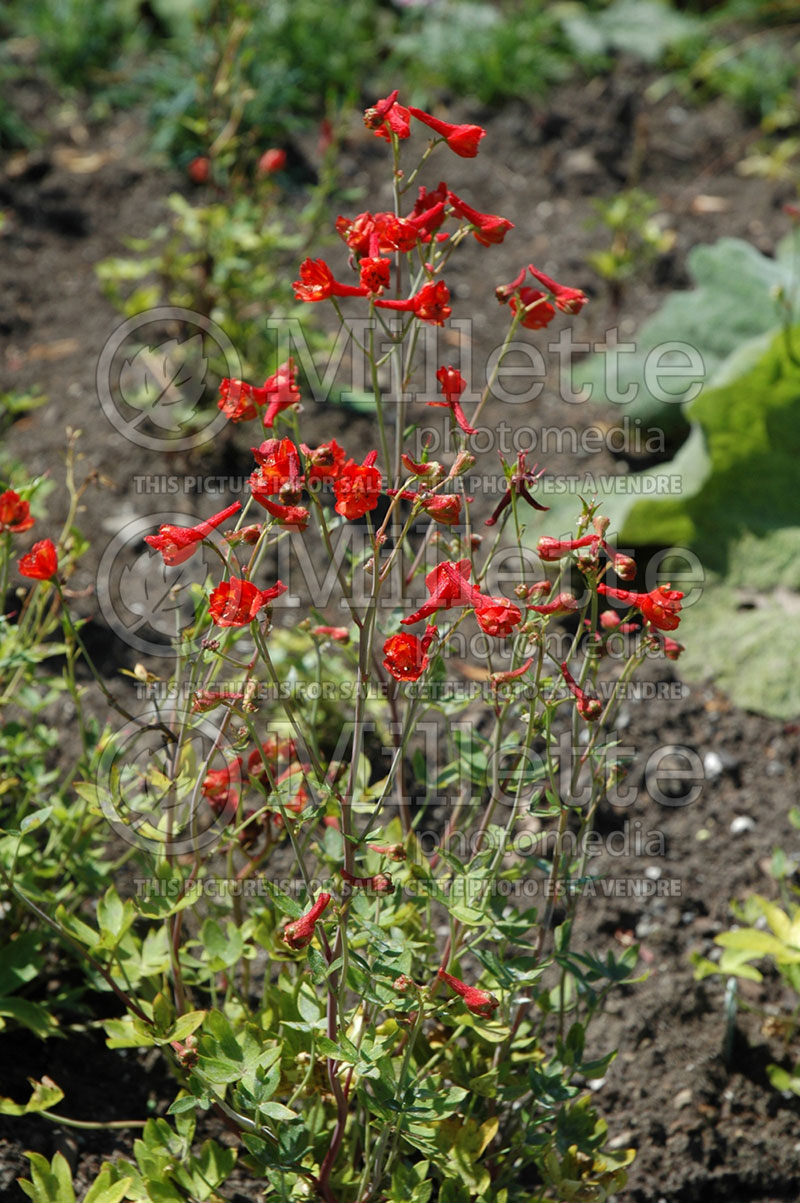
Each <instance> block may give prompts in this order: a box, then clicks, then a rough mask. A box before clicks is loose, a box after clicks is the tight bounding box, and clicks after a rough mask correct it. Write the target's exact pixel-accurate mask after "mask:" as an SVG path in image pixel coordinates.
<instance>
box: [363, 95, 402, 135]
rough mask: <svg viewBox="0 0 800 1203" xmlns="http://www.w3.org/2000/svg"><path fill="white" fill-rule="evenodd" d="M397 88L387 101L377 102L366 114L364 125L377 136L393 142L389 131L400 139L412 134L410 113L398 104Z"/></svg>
mask: <svg viewBox="0 0 800 1203" xmlns="http://www.w3.org/2000/svg"><path fill="white" fill-rule="evenodd" d="M397 94H398V92H397V88H395V90H394V92H392V93H390V95H389V96H387V97H386V99H385V100H377V101H376V102H375V104H374V105H373V106H372V107H371V108H369V109H367V111H366V112H365V113H364V124H365V125H366V127H367V129H371V130H373V132H374V133H375V136H376V137H378V138H383V139H384V140H385V141H386V142H390V141H391V135H390V133H389V131H390V130H391V132H392V133H393V134H396V135H397V137H398V138H407V137H408V136H409V134H410V133H411V121H410V113H409V111H408V109H407V108H405V107H404V106H403V105H402V104H398V103H397Z"/></svg>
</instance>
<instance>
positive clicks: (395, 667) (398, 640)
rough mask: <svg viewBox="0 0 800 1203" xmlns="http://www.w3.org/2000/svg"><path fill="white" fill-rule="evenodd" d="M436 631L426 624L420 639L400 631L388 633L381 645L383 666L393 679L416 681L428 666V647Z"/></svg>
mask: <svg viewBox="0 0 800 1203" xmlns="http://www.w3.org/2000/svg"><path fill="white" fill-rule="evenodd" d="M437 634H438V631H437V630H436V627H434V626H428V627H427V628H426V630H425V634H424V636H423V637H422V639H420V638H418V637H417V636H416V635H411V634H409V633H408V632H407V631H402V632H401V633H400V634H399V635H390V636H389V638H388V639H387V640H386V642H385V643H384V645H383V655H384V660H383V667H384V668H385V669H386V671H387V672H388V673H390V674H391V676H393V677H394V679H395V681H418V680H419V678H420V677H421V676H422V674H423V673H424V672H425V669H426V668H427V667H428V662H429V659H430V658H429V656H428V648H429V647H430V645H431V643H432V642H433V640H434V639H435V638H436V636H437Z"/></svg>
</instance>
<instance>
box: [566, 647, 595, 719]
mask: <svg viewBox="0 0 800 1203" xmlns="http://www.w3.org/2000/svg"><path fill="white" fill-rule="evenodd" d="M561 672H562V674H563V677H564V680H565V681H566V683H567V688H568V689H569V691H570V693H571V694H572V696H573V697H574V698H575V701H576V707H575V708H576V710H577V711H578V714H579V715H580V716H581V718H585V719H586V720H587V722H590V723H593V722H596V721H597V719H599V717H600V715H601V714H602V713H603V703H602V702H601V701H600V699H599V698H598V697H595V696H594V694H591V693H587V692H586V690H585V689H582V688H581V687H580V685H579V684H578V682H577V681H576V680H575V678H574V677H573V675H572V673H571V672H570V671H569V669H568V668H567V663H566V660H565V661H564V663H563V664H562V665H561Z"/></svg>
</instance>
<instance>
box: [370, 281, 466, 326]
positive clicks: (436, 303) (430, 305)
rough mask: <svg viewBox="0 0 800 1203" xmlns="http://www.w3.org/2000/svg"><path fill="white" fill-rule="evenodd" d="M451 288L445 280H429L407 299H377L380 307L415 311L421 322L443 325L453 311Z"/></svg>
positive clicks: (377, 304)
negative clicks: (450, 303) (450, 302)
mask: <svg viewBox="0 0 800 1203" xmlns="http://www.w3.org/2000/svg"><path fill="white" fill-rule="evenodd" d="M449 300H450V290H449V288H448V287H447V285H446V284H445V282H444V280H435V281H434V280H429V281H428V283H427V284H423V285H422V288H421V289H420V290H419V292H418V293H416V295H415V296H413V297H409V298H408V300H406V301H376V302H375V306H376V308H378V309H394V310H396V311H398V312H399V313H413V314H414V316H415V317H416V318H419V320H420V321H421V322H430V324H431V325H432V326H443V325H444V323H445V322H446V321H447V319H448V318H449V316H450V314H451V313H452V312H453V310H452V308H451V307H450V306H449V305H448V303H447V302H448V301H449Z"/></svg>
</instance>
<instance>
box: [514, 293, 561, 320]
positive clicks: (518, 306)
mask: <svg viewBox="0 0 800 1203" xmlns="http://www.w3.org/2000/svg"><path fill="white" fill-rule="evenodd" d="M520 310H522V312H523V313H524V315H525V316H524V317H523V319H522V322H521V325H523V326H524V327H525V329H526V330H543V329H544V328H545V326H549V325H550V323H551V322H552V320H553V318H554V317H555V316H556V311H555V309H554V308H553V306H552V305H551V304H550V302H549V301H548V299H547V297H546V295H545V293H543V292H540V291H539V289H538V288H520V289H518V290H517V293H516V295H515V296H513V297H512V298H511V312H512V313H513V314H515V315H516V314H517V313H518V312H519V311H520Z"/></svg>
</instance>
